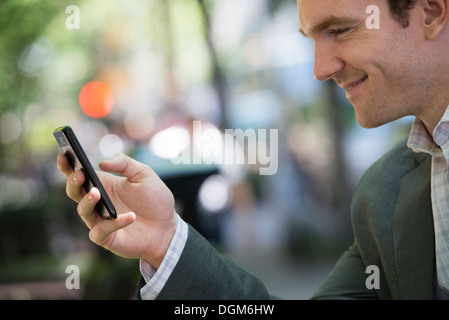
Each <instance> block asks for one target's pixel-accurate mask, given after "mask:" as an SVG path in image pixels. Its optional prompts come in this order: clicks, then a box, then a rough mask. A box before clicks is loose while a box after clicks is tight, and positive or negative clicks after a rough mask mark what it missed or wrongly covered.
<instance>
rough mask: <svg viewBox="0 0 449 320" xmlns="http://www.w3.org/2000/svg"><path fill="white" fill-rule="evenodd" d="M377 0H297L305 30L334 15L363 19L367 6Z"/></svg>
mask: <svg viewBox="0 0 449 320" xmlns="http://www.w3.org/2000/svg"><path fill="white" fill-rule="evenodd" d="M378 2H381V1H377V0H297V5H298V15H299V23H300V25H301V27H302V28H303V29H304V30H311V29H312V28H313V27H314V26H315V25H316V24H318V23H320V22H322V21H323V20H325V19H327V18H329V17H330V16H333V17H344V18H350V19H362V18H364V17H365V16H366V8H367V7H368V6H369V5H371V4H375V3H378Z"/></svg>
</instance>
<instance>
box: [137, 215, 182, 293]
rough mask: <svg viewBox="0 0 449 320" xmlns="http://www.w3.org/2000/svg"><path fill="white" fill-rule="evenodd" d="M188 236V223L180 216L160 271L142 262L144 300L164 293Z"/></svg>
mask: <svg viewBox="0 0 449 320" xmlns="http://www.w3.org/2000/svg"><path fill="white" fill-rule="evenodd" d="M187 234H188V227H187V223H185V222H184V220H182V219H181V217H180V216H179V215H178V225H177V226H176V231H175V235H174V236H173V239H172V241H171V243H170V246H169V247H168V250H167V254H166V255H165V257H164V260H162V263H161V265H160V267H159V269H157V270H156V269H154V268H153V267H152V266H151V265H150V264H149V263H148V262H147V261H145V260H143V259H141V260H140V273H141V274H142V276H143V278H144V279H145V282H146V283H147V284H146V285H144V286H143V287H142V288H141V289H140V295H141V297H142V299H143V300H154V299H156V297H157V296H158V295H159V293H160V292H161V291H162V289H163V288H164V286H165V283H166V282H167V280H168V278H169V277H170V275H171V273H172V272H173V269H174V268H175V267H176V264H177V263H178V261H179V258H180V257H181V254H182V251H183V250H184V246H185V244H186V241H187Z"/></svg>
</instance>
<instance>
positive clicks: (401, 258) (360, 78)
mask: <svg viewBox="0 0 449 320" xmlns="http://www.w3.org/2000/svg"><path fill="white" fill-rule="evenodd" d="M297 4H298V10H299V20H300V24H301V26H302V28H301V29H300V32H301V33H303V34H304V35H305V36H307V37H310V38H311V39H312V40H313V41H314V44H315V69H314V75H315V77H316V78H317V79H318V80H321V81H325V80H330V79H333V80H334V81H336V82H337V83H338V84H339V85H340V86H341V87H342V88H343V89H345V90H346V96H347V98H348V100H349V101H350V102H351V103H352V104H353V106H354V110H355V114H356V119H357V121H358V123H359V124H360V125H361V126H363V127H366V128H372V127H377V126H380V125H382V124H385V123H387V122H390V121H393V120H396V119H398V118H401V117H404V116H408V115H414V116H415V117H416V118H415V122H414V124H413V127H412V131H411V133H410V137H409V140H408V142H407V145H406V143H405V142H404V143H401V144H399V145H398V146H396V147H395V148H393V149H392V150H391V151H390V152H388V153H387V154H386V155H385V156H383V157H382V158H381V159H380V160H379V161H377V162H376V163H375V164H374V165H373V166H372V167H371V168H370V169H369V170H368V171H367V172H366V174H365V175H364V177H363V178H362V180H361V181H360V184H359V186H358V188H357V190H356V192H355V195H354V199H353V202H352V208H351V217H352V224H353V230H354V243H353V245H352V246H351V247H350V248H349V249H348V250H347V251H346V252H345V253H344V254H343V255H342V257H341V258H340V259H339V261H338V262H337V264H336V266H335V268H334V269H333V270H332V271H331V273H330V274H329V276H328V277H327V279H325V280H324V282H323V284H322V285H321V286H320V287H319V288H318V290H317V291H316V293H315V294H314V296H313V298H317V299H318V298H323V299H333V298H335V299H340V298H341V299H344V298H348V299H356V298H361V299H371V298H373V299H433V298H437V299H448V298H449V253H448V252H449V249H448V247H449V222H448V221H449V205H448V204H447V203H448V201H447V200H448V199H449V188H448V185H447V179H448V163H449V162H448V161H447V160H446V159H447V158H448V157H449V143H448V142H449V111H447V108H448V105H449V90H447V89H446V86H447V84H448V83H449V58H448V57H449V25H448V17H449V0H370V1H368V0H298V1H297ZM373 4H374V5H376V6H377V7H378V8H379V14H380V16H379V17H380V24H379V28H374V29H371V28H367V26H366V19H367V16H368V15H367V13H366V8H367V7H368V6H370V5H373ZM58 167H59V169H60V171H62V172H63V173H64V174H66V176H67V177H68V181H67V194H68V195H69V196H70V197H71V198H72V199H74V200H75V201H77V202H79V205H78V212H79V214H80V216H81V218H82V219H83V220H84V221H85V222H86V224H87V226H88V227H89V228H90V229H91V231H90V234H89V236H90V239H91V240H92V241H93V242H95V243H97V244H98V245H100V246H103V247H105V248H106V249H108V250H110V251H112V252H114V253H116V254H118V255H122V256H125V257H128V258H138V259H140V268H141V272H142V275H143V279H142V281H141V284H140V287H141V289H140V292H139V295H140V296H141V297H142V298H144V299H154V298H160V299H202V298H204V299H259V298H260V299H268V298H271V297H270V295H269V293H268V292H267V290H266V289H265V287H264V286H263V284H262V283H261V282H260V281H259V280H258V279H256V278H255V277H253V276H251V275H249V274H248V273H246V272H245V271H243V270H241V269H240V268H239V267H238V266H236V265H234V264H233V263H232V262H230V261H228V260H226V259H225V258H223V257H222V256H220V255H219V254H218V253H217V252H216V251H215V250H214V249H213V248H212V247H211V246H210V245H209V244H208V243H207V241H206V240H205V239H203V238H202V237H201V236H200V235H199V234H198V233H197V232H196V231H195V230H193V228H191V227H190V226H188V225H186V223H185V222H183V221H182V220H181V219H180V218H179V217H178V216H177V214H176V213H175V212H174V203H173V196H172V194H171V193H170V191H169V190H168V189H167V188H166V187H165V186H164V184H163V183H162V182H161V181H160V180H159V178H158V177H157V176H156V175H155V173H154V172H153V171H152V170H151V169H150V168H149V167H147V166H145V165H143V164H140V163H138V162H136V161H134V160H132V159H130V158H128V157H126V156H124V155H118V156H116V157H114V158H113V159H111V160H108V161H104V162H102V163H101V164H100V168H101V169H102V170H104V171H107V172H112V173H118V174H120V175H121V176H122V177H118V176H116V175H111V174H108V173H105V172H101V173H100V174H101V175H100V178H101V180H102V181H103V183H104V185H105V187H106V189H107V191H108V192H109V194H110V196H111V198H112V199H113V202H114V204H115V205H116V207H117V209H118V212H120V213H121V214H120V215H119V216H118V218H117V219H116V220H114V221H111V220H102V219H101V218H100V217H99V216H98V215H97V214H96V213H95V212H94V206H95V203H96V202H97V201H98V199H99V193H98V190H96V189H92V190H91V191H90V192H89V193H88V194H85V193H84V191H83V189H82V184H83V182H84V179H85V178H84V175H83V174H82V172H79V171H78V172H73V170H72V169H71V168H70V166H69V165H68V162H67V159H66V158H65V157H64V156H62V155H60V156H58ZM199 261H201V262H200V263H199ZM369 266H374V267H377V268H378V270H379V279H380V282H379V286H377V287H376V288H371V287H370V286H367V285H366V280H367V277H368V275H367V273H366V270H367V267H369ZM298 290H301V288H298Z"/></svg>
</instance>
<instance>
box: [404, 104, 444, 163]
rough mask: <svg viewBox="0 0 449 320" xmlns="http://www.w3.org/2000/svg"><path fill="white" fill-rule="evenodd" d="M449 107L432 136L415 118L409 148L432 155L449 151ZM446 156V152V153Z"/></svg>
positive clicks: (408, 143)
mask: <svg viewBox="0 0 449 320" xmlns="http://www.w3.org/2000/svg"><path fill="white" fill-rule="evenodd" d="M448 142H449V107H448V108H447V109H446V111H445V113H444V115H443V117H442V118H441V119H440V121H439V122H438V124H437V126H436V127H435V129H434V131H433V135H430V134H429V132H428V131H427V129H426V127H425V126H424V123H423V122H422V121H421V120H419V119H418V118H415V120H414V121H413V125H412V129H411V130H410V135H409V139H408V142H407V146H408V147H409V148H410V149H412V150H413V151H414V152H417V153H419V152H425V153H429V154H431V155H433V154H435V153H437V152H438V151H439V150H441V149H443V151H444V150H445V149H446V150H448V151H449V143H448ZM445 154H446V152H445Z"/></svg>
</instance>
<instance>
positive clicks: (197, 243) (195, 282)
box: [137, 225, 273, 300]
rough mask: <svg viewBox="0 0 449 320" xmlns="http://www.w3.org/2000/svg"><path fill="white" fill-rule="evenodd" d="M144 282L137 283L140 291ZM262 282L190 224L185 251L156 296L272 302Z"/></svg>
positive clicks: (162, 298)
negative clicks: (231, 259) (235, 262)
mask: <svg viewBox="0 0 449 320" xmlns="http://www.w3.org/2000/svg"><path fill="white" fill-rule="evenodd" d="M144 284H145V281H142V280H141V281H140V283H139V287H138V290H137V298H138V299H139V298H140V288H141V287H142V286H143V285H144ZM271 298H273V297H271V296H270V295H269V294H268V292H267V290H266V288H265V286H264V285H263V284H262V282H261V281H260V280H259V279H257V278H256V277H254V276H252V275H250V274H249V273H247V272H245V271H244V270H242V269H241V268H240V267H238V266H237V265H236V264H234V263H233V262H231V261H229V260H228V259H226V258H225V257H223V256H222V255H221V254H220V253H218V252H217V251H216V250H215V248H213V247H212V246H211V245H210V244H209V242H208V241H207V240H206V239H204V238H203V237H202V236H201V235H200V234H199V233H198V232H197V231H196V230H195V229H193V228H192V227H191V226H190V225H189V233H188V238H187V242H186V245H185V247H184V251H183V253H182V255H181V257H180V259H179V261H178V264H177V265H176V267H175V269H174V270H173V272H172V274H171V276H170V278H169V279H168V280H167V283H166V284H165V286H164V288H163V289H162V291H161V292H160V294H159V295H158V297H157V299H160V300H168V299H170V300H178V299H179V300H181V299H182V300H189V299H190V300H205V299H207V300H240V299H247V300H252V299H263V300H267V299H271Z"/></svg>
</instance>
